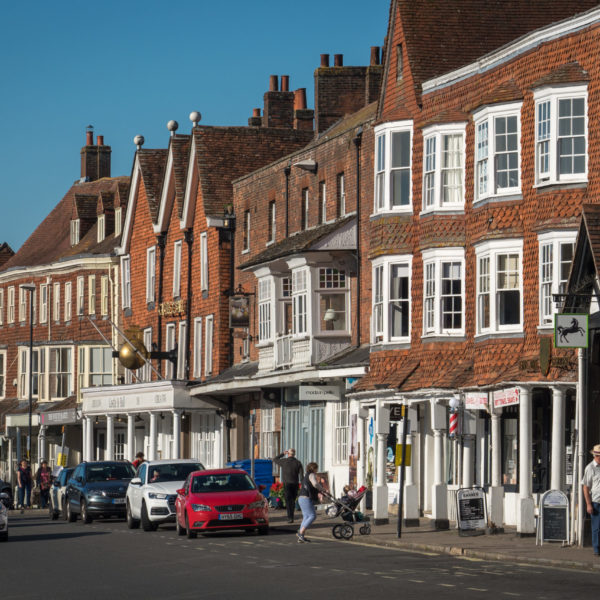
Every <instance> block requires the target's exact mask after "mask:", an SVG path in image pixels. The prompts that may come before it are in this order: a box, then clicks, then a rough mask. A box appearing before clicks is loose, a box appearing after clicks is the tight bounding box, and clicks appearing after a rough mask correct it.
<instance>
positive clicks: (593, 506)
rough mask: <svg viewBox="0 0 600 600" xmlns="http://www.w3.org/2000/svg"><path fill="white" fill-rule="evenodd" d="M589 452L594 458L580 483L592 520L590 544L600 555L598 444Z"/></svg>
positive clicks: (599, 445) (599, 448)
mask: <svg viewBox="0 0 600 600" xmlns="http://www.w3.org/2000/svg"><path fill="white" fill-rule="evenodd" d="M590 453H591V454H593V456H594V459H593V460H592V461H591V462H590V463H589V464H588V465H587V467H586V468H585V471H584V472H583V479H582V480H581V485H582V486H583V497H584V498H585V504H586V507H587V511H588V514H589V515H590V519H591V521H592V546H593V547H594V554H595V555H596V556H600V444H596V445H595V446H594V447H593V449H592V450H590Z"/></svg>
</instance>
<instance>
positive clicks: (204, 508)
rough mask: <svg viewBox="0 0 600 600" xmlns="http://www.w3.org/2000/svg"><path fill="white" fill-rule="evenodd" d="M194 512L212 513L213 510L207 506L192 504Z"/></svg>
mask: <svg viewBox="0 0 600 600" xmlns="http://www.w3.org/2000/svg"><path fill="white" fill-rule="evenodd" d="M191 507H192V510H194V511H196V512H210V511H211V510H212V508H211V507H210V506H207V505H206V504H192V505H191Z"/></svg>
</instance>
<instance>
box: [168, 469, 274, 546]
mask: <svg viewBox="0 0 600 600" xmlns="http://www.w3.org/2000/svg"><path fill="white" fill-rule="evenodd" d="M263 489H264V486H263V485H261V486H257V485H256V484H255V483H254V481H252V478H251V477H250V475H248V473H246V471H242V470H241V469H211V470H206V471H195V472H194V473H190V475H189V476H188V478H187V479H186V481H185V484H184V486H183V488H181V489H180V490H177V499H176V500H175V512H176V518H175V523H176V527H177V533H178V534H179V535H184V534H187V537H188V538H195V537H196V535H197V534H198V533H208V532H211V531H219V530H224V529H245V530H254V529H258V532H259V533H260V534H262V535H264V534H267V533H269V515H268V511H269V509H268V504H267V500H266V498H265V497H264V496H263V495H262V493H261V492H262V490H263Z"/></svg>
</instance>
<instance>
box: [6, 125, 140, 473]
mask: <svg viewBox="0 0 600 600" xmlns="http://www.w3.org/2000/svg"><path fill="white" fill-rule="evenodd" d="M110 155H111V148H110V146H107V145H105V144H104V141H103V136H98V138H97V142H96V143H95V144H94V141H93V133H92V131H91V130H89V131H88V132H87V139H86V145H85V146H84V147H83V148H82V149H81V177H80V179H79V180H78V181H76V182H75V183H74V184H73V185H72V186H71V188H70V189H69V191H68V192H67V193H66V194H65V196H64V197H63V199H62V200H61V201H60V202H59V203H58V204H57V205H56V206H55V207H54V208H53V209H52V211H51V212H50V213H49V214H48V216H47V217H46V218H45V219H44V220H43V221H42V223H40V225H39V226H38V227H37V228H36V230H35V231H34V232H33V233H32V234H31V235H30V236H29V238H28V239H27V240H26V242H25V243H24V244H23V246H22V247H21V248H20V249H19V251H18V252H17V253H16V254H14V253H13V254H14V256H11V257H8V260H4V261H3V264H2V267H1V270H0V382H1V386H0V397H1V400H0V413H2V415H3V418H2V433H3V436H2V440H3V441H2V445H1V447H0V448H1V463H0V464H1V470H2V475H3V477H6V478H11V477H12V476H13V468H14V464H15V461H16V460H17V459H18V458H19V457H23V458H25V457H26V456H27V436H28V430H29V399H30V398H31V399H32V412H33V414H32V426H33V427H32V433H33V436H32V437H33V439H32V440H31V459H32V461H34V462H37V461H38V460H39V459H40V458H47V459H49V460H50V461H51V462H52V463H53V462H54V461H55V459H56V457H57V454H58V452H59V449H60V447H61V443H62V435H61V427H63V426H64V427H65V433H66V437H65V443H66V445H67V446H68V447H69V449H70V461H71V462H78V461H79V460H80V458H81V450H82V447H81V439H82V438H81V426H80V414H79V413H78V410H77V407H78V400H80V398H81V389H82V388H84V387H88V386H102V385H110V384H112V383H116V379H117V376H118V372H119V369H118V367H117V364H116V363H115V361H114V360H113V358H112V351H111V348H110V345H109V344H110V343H115V342H116V338H115V337H114V334H113V329H112V326H111V324H110V322H111V321H113V322H117V323H118V321H119V306H118V304H117V303H116V302H115V298H116V292H117V287H118V281H119V277H118V258H117V256H116V253H115V250H116V248H117V247H118V246H119V243H120V239H121V235H120V221H121V219H122V215H123V214H124V212H125V210H124V209H125V206H126V203H127V194H128V190H129V178H128V177H111V176H110ZM22 286H27V287H25V288H24V287H22ZM31 315H32V316H33V320H31ZM107 342H108V343H107ZM30 344H31V349H32V353H31V357H30ZM30 361H31V362H30ZM30 364H31V365H32V370H31V378H30V368H29V365H30ZM30 382H31V388H30Z"/></svg>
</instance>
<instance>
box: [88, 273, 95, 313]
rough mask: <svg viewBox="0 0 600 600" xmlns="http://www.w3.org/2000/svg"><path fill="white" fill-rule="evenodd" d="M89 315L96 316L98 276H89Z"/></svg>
mask: <svg viewBox="0 0 600 600" xmlns="http://www.w3.org/2000/svg"><path fill="white" fill-rule="evenodd" d="M88 314H90V315H95V314H96V276H95V275H89V276H88Z"/></svg>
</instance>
